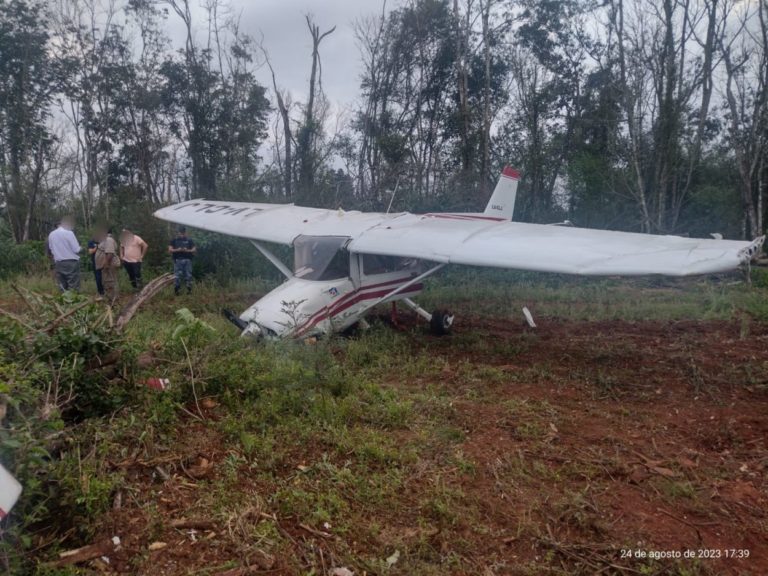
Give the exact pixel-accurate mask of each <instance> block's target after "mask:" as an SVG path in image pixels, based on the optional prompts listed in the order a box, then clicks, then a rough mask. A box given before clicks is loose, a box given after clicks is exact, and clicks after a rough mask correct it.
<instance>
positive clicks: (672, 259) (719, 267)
mask: <svg viewBox="0 0 768 576" xmlns="http://www.w3.org/2000/svg"><path fill="white" fill-rule="evenodd" d="M762 243H763V237H761V238H758V239H757V240H755V241H753V242H741V241H734V240H712V239H697V238H684V237H681V236H658V235H651V234H637V233H628V232H613V231H609V230H593V229H587V228H572V227H562V226H547V225H544V224H525V223H521V222H510V221H503V222H499V221H492V220H483V219H480V218H472V217H467V216H462V215H460V214H432V215H426V216H416V215H413V214H407V215H402V216H400V217H398V218H396V219H395V220H393V221H391V222H388V223H385V224H381V225H378V226H376V227H375V228H372V229H370V230H367V231H365V232H364V233H362V234H361V235H360V236H358V237H357V238H354V239H353V240H352V242H350V244H349V245H348V248H349V249H350V250H352V251H355V252H370V253H373V254H382V255H397V256H406V257H411V258H422V259H425V260H433V261H436V262H445V263H450V264H468V265H473V266H493V267H499V268H513V269H518V270H531V271H538V272H559V273H565V274H581V275H596V276H600V275H603V276H605V275H608V276H612V275H626V276H637V275H645V274H665V275H669V276H688V275H694V274H709V273H714V272H724V271H728V270H733V269H735V268H737V267H738V266H739V265H741V264H743V263H745V262H748V261H749V260H750V259H751V258H752V257H753V256H754V255H755V254H756V253H757V252H758V251H759V250H760V247H761V245H762Z"/></svg>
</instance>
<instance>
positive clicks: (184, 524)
mask: <svg viewBox="0 0 768 576" xmlns="http://www.w3.org/2000/svg"><path fill="white" fill-rule="evenodd" d="M171 528H176V529H177V530H200V531H206V530H213V529H214V528H216V524H214V523H213V522H211V521H209V520H188V519H186V518H179V519H177V520H171Z"/></svg>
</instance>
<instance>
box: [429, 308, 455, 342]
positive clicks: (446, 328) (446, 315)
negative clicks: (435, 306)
mask: <svg viewBox="0 0 768 576" xmlns="http://www.w3.org/2000/svg"><path fill="white" fill-rule="evenodd" d="M452 326H453V314H451V313H450V312H448V310H435V311H434V312H432V320H430V321H429V327H430V329H431V330H432V333H433V334H437V335H438V336H444V335H446V334H450V333H451V327H452Z"/></svg>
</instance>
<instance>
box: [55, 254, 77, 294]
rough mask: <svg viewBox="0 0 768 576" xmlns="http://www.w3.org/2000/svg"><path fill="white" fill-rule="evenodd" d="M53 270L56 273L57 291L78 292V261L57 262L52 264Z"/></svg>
mask: <svg viewBox="0 0 768 576" xmlns="http://www.w3.org/2000/svg"><path fill="white" fill-rule="evenodd" d="M53 270H54V271H55V272H56V282H57V283H58V285H59V290H61V291H62V292H66V291H67V290H74V291H75V292H77V291H78V290H80V260H59V261H58V262H56V263H54V265H53Z"/></svg>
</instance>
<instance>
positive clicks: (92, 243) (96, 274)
mask: <svg viewBox="0 0 768 576" xmlns="http://www.w3.org/2000/svg"><path fill="white" fill-rule="evenodd" d="M98 246H99V241H98V240H96V237H95V236H93V237H91V239H90V240H88V254H90V255H91V268H92V269H93V278H94V280H96V292H98V293H99V296H104V284H102V282H101V270H97V269H96V248H97V247H98Z"/></svg>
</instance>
